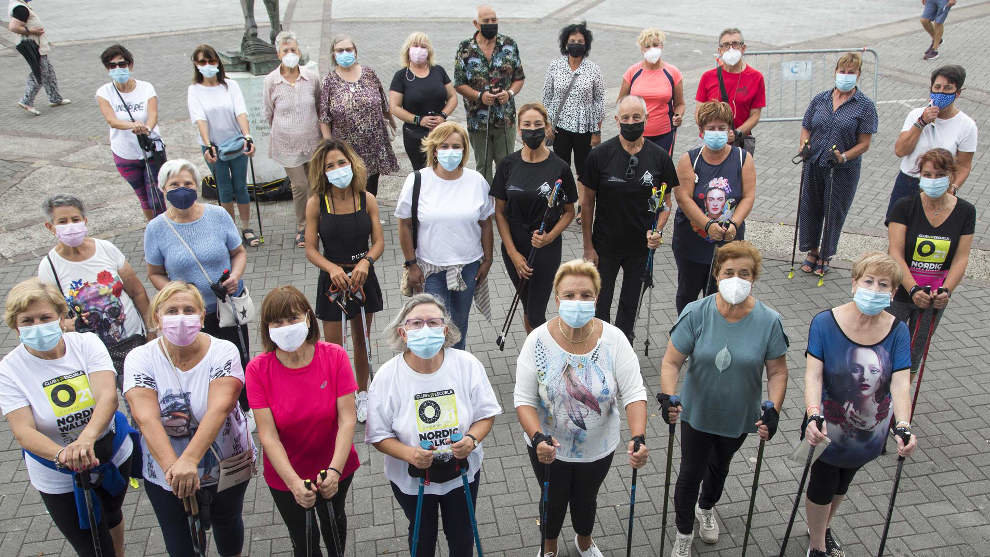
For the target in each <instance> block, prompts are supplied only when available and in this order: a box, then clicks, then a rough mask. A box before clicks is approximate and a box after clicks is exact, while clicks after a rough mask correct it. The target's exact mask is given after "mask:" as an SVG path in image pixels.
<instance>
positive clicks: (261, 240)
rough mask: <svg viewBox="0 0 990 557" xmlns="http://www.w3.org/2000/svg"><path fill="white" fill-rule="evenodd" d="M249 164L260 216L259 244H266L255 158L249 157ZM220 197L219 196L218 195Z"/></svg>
mask: <svg viewBox="0 0 990 557" xmlns="http://www.w3.org/2000/svg"><path fill="white" fill-rule="evenodd" d="M248 164H249V165H250V166H251V185H252V187H253V188H254V211H255V213H257V214H258V243H259V244H264V243H265V227H264V226H263V225H262V224H261V202H260V201H258V198H259V197H260V196H261V193H260V192H261V190H259V189H258V178H257V177H256V176H255V175H254V158H253V157H248ZM218 195H219V194H218Z"/></svg>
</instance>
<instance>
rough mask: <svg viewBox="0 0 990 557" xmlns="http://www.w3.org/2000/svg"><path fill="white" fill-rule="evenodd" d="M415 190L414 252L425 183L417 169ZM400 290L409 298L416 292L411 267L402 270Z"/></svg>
mask: <svg viewBox="0 0 990 557" xmlns="http://www.w3.org/2000/svg"><path fill="white" fill-rule="evenodd" d="M413 175H414V177H413V191H412V211H411V213H412V216H411V218H412V241H413V254H414V255H415V253H416V248H417V247H418V246H419V190H420V189H421V188H422V185H423V177H422V175H421V174H420V173H419V171H418V170H417V171H416V172H414V173H413ZM399 291H400V292H401V293H402V295H403V296H405V297H407V298H409V297H411V296H412V295H413V294H415V292H414V291H413V287H412V285H411V284H409V269H408V268H406V269H403V270H402V279H401V280H400V281H399Z"/></svg>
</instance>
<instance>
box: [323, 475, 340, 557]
mask: <svg viewBox="0 0 990 557" xmlns="http://www.w3.org/2000/svg"><path fill="white" fill-rule="evenodd" d="M326 479H327V471H326V470H320V480H321V481H326ZM320 500H322V501H323V505H324V507H325V508H326V509H327V516H329V517H330V537H331V538H332V539H333V548H334V551H335V552H336V553H335V555H343V554H344V549H343V548H342V547H340V531H339V530H337V515H336V514H335V513H334V511H333V503H332V502H331V501H330V500H329V499H323V498H322V497H320Z"/></svg>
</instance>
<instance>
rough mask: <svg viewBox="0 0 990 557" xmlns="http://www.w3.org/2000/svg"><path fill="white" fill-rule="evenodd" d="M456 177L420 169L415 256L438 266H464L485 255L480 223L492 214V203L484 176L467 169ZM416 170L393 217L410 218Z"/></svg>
mask: <svg viewBox="0 0 990 557" xmlns="http://www.w3.org/2000/svg"><path fill="white" fill-rule="evenodd" d="M463 170H464V172H463V174H461V177H460V178H458V179H456V180H444V179H442V178H439V177H438V176H437V175H436V174H435V173H434V172H433V169H432V168H424V169H422V170H420V174H422V183H421V185H420V190H419V211H418V212H419V234H418V238H417V240H418V241H417V248H416V257H418V258H419V259H422V260H423V261H426V262H427V263H432V264H433V265H436V266H438V267H445V266H448V265H467V264H468V263H474V262H475V261H477V260H479V259H481V258H482V256H484V251H482V249H481V225H480V224H478V221H483V220H485V219H487V218H488V217H490V216H492V214H494V213H495V202H494V201H493V200H492V196H491V195H490V193H489V186H488V182H486V181H485V177H484V176H482V175H481V174H480V173H478V172H477V171H475V170H471V169H470V168H465V169H463ZM414 181H415V172H414V173H412V174H410V175H409V176H408V177H407V178H406V181H405V183H404V184H402V191H401V192H399V199H398V202H397V203H396V205H395V216H396V217H398V218H400V219H408V218H411V217H412V194H413V182H414Z"/></svg>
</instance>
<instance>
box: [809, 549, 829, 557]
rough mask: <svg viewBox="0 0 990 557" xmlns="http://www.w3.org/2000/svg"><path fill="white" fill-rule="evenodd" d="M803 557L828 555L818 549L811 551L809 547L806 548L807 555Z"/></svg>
mask: <svg viewBox="0 0 990 557" xmlns="http://www.w3.org/2000/svg"><path fill="white" fill-rule="evenodd" d="M805 555H807V557H828V553H825V552H824V551H821V550H818V549H811V548H810V547H809V548H808V553H806V554H805Z"/></svg>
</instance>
